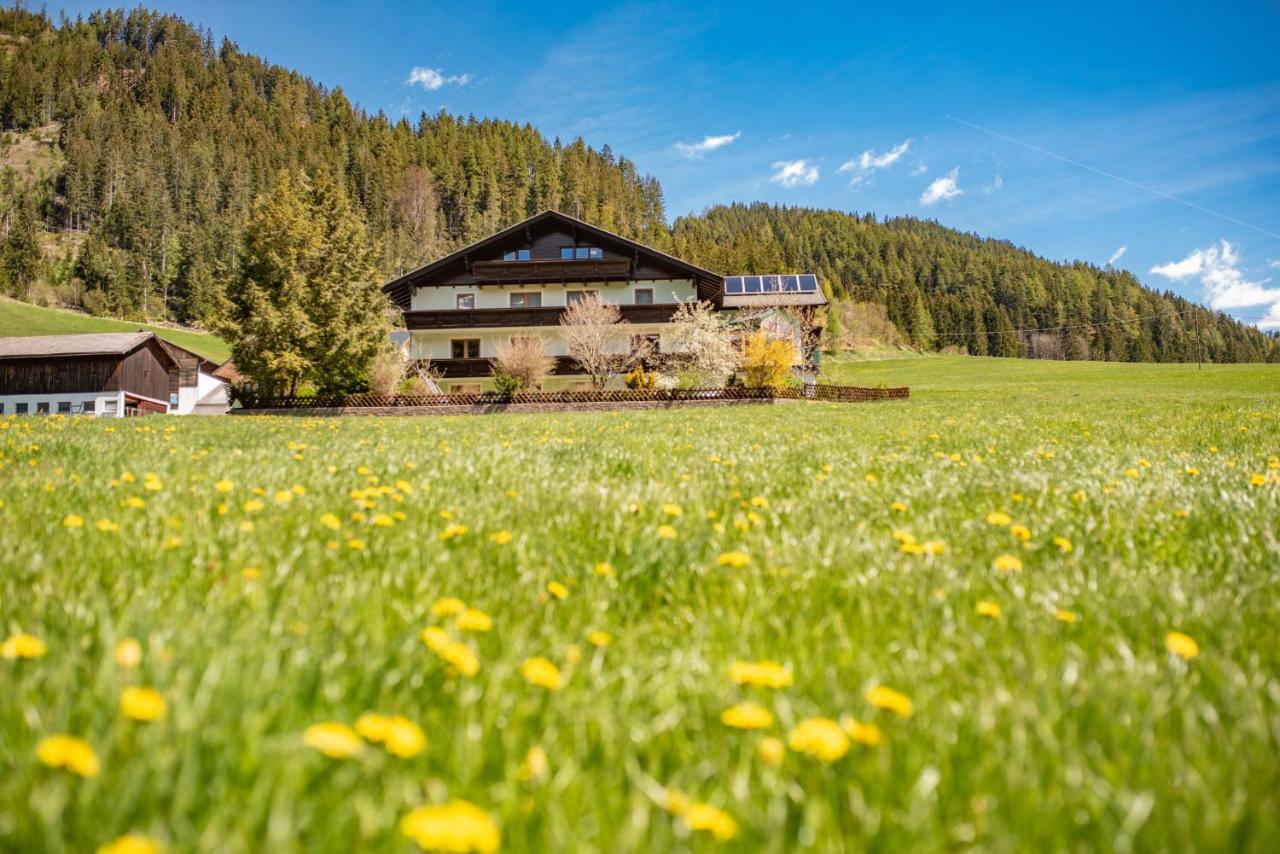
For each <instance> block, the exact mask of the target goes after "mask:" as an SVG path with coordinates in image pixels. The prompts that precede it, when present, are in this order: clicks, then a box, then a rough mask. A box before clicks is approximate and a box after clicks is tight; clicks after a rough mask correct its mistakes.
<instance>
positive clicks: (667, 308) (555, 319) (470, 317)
mask: <svg viewBox="0 0 1280 854" xmlns="http://www.w3.org/2000/svg"><path fill="white" fill-rule="evenodd" d="M521 263H525V264H527V263H530V262H528V261H524V262H521ZM676 307H677V306H676V304H675V303H658V304H653V305H620V306H618V308H619V309H621V312H622V319H623V320H625V321H627V322H628V323H668V322H670V320H671V316H672V315H674V314H675V313H676ZM563 313H564V306H562V305H548V306H542V307H539V308H463V309H445V310H443V311H406V312H405V313H404V324H405V326H406V327H407V328H409V329H474V328H484V327H506V326H556V325H558V324H559V323H560V315H561V314H563Z"/></svg>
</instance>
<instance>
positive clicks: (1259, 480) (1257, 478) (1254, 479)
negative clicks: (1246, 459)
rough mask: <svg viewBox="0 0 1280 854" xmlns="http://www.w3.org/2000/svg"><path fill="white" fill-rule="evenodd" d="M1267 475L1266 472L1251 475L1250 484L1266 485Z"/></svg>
mask: <svg viewBox="0 0 1280 854" xmlns="http://www.w3.org/2000/svg"><path fill="white" fill-rule="evenodd" d="M1266 483H1267V476H1266V475H1265V474H1254V475H1250V477H1249V485H1250V486H1266Z"/></svg>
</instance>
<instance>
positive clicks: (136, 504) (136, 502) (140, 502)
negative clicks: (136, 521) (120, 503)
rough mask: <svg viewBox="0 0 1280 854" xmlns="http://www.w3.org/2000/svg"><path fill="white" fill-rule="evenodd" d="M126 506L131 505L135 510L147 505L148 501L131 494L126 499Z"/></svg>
mask: <svg viewBox="0 0 1280 854" xmlns="http://www.w3.org/2000/svg"><path fill="white" fill-rule="evenodd" d="M124 506H125V507H131V508H133V509H134V510H141V509H142V508H143V507H146V506H147V502H146V500H145V499H142V498H139V497H138V496H136V495H130V496H129V497H128V498H126V499H125V500H124Z"/></svg>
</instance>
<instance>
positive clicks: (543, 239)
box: [383, 211, 723, 328]
mask: <svg viewBox="0 0 1280 854" xmlns="http://www.w3.org/2000/svg"><path fill="white" fill-rule="evenodd" d="M566 247H574V248H577V247H592V248H594V249H597V250H599V257H596V258H579V259H565V258H562V257H561V251H562V250H563V249H564V248H566ZM522 250H526V251H527V252H528V260H507V259H505V257H504V256H506V254H507V253H509V252H520V251H522ZM671 279H689V280H691V281H693V283H694V285H695V287H696V288H697V292H698V298H699V299H702V300H707V301H711V302H715V301H717V300H718V299H719V298H720V296H721V292H720V291H721V284H722V282H723V279H722V277H721V276H720V275H719V274H717V273H713V272H711V271H710V270H704V269H702V268H701V267H697V266H695V265H693V264H689V263H687V262H685V261H682V260H680V259H679V258H676V257H674V256H672V255H667V254H666V253H665V252H659V251H658V250H656V249H652V248H650V247H648V246H645V245H643V244H641V243H637V242H635V241H633V240H628V239H626V238H624V237H620V236H618V235H616V234H613V233H611V232H608V231H605V230H604V229H602V228H596V227H595V226H593V225H590V224H588V223H585V222H582V221H581V220H578V219H574V218H573V217H571V216H568V215H566V214H562V213H559V212H558V211H543V212H542V213H540V214H538V215H537V216H534V217H530V218H529V219H527V220H525V221H524V222H521V223H517V224H516V225H513V226H511V227H510V228H507V229H504V230H502V231H500V232H498V233H497V234H494V235H492V236H491V237H487V238H485V239H484V240H481V241H478V242H476V243H473V244H471V245H470V246H467V247H466V248H464V249H460V250H458V251H457V252H454V253H453V254H451V255H447V256H445V257H444V258H441V259H440V260H439V261H436V262H434V263H431V264H428V265H426V266H425V267H421V268H419V269H417V270H414V271H413V272H411V273H406V274H405V275H403V276H401V277H400V278H398V279H396V280H394V281H392V282H388V283H387V284H386V285H385V286H384V287H383V291H385V292H386V293H387V294H388V295H389V296H390V297H391V298H392V299H393V300H394V301H395V303H396V304H397V305H398V306H399V307H400V308H402V309H404V310H405V311H408V310H409V309H410V308H411V304H412V298H413V290H414V288H419V287H456V286H465V287H486V286H502V285H513V284H534V283H543V284H554V283H561V284H578V283H581V284H587V283H595V282H616V281H632V282H644V281H665V280H671ZM471 325H476V326H479V325H482V324H480V323H478V322H474V321H473V323H472V324H471ZM410 328H413V327H410ZM424 328H426V327H424Z"/></svg>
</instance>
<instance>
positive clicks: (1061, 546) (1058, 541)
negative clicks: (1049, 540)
mask: <svg viewBox="0 0 1280 854" xmlns="http://www.w3.org/2000/svg"><path fill="white" fill-rule="evenodd" d="M1053 544H1054V545H1055V546H1057V547H1058V551H1060V552H1062V553H1063V554H1068V553H1069V552H1070V551H1071V550H1072V549H1074V548H1075V546H1073V545H1072V544H1071V541H1070V540H1068V539H1067V538H1066V537H1054V538H1053Z"/></svg>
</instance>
